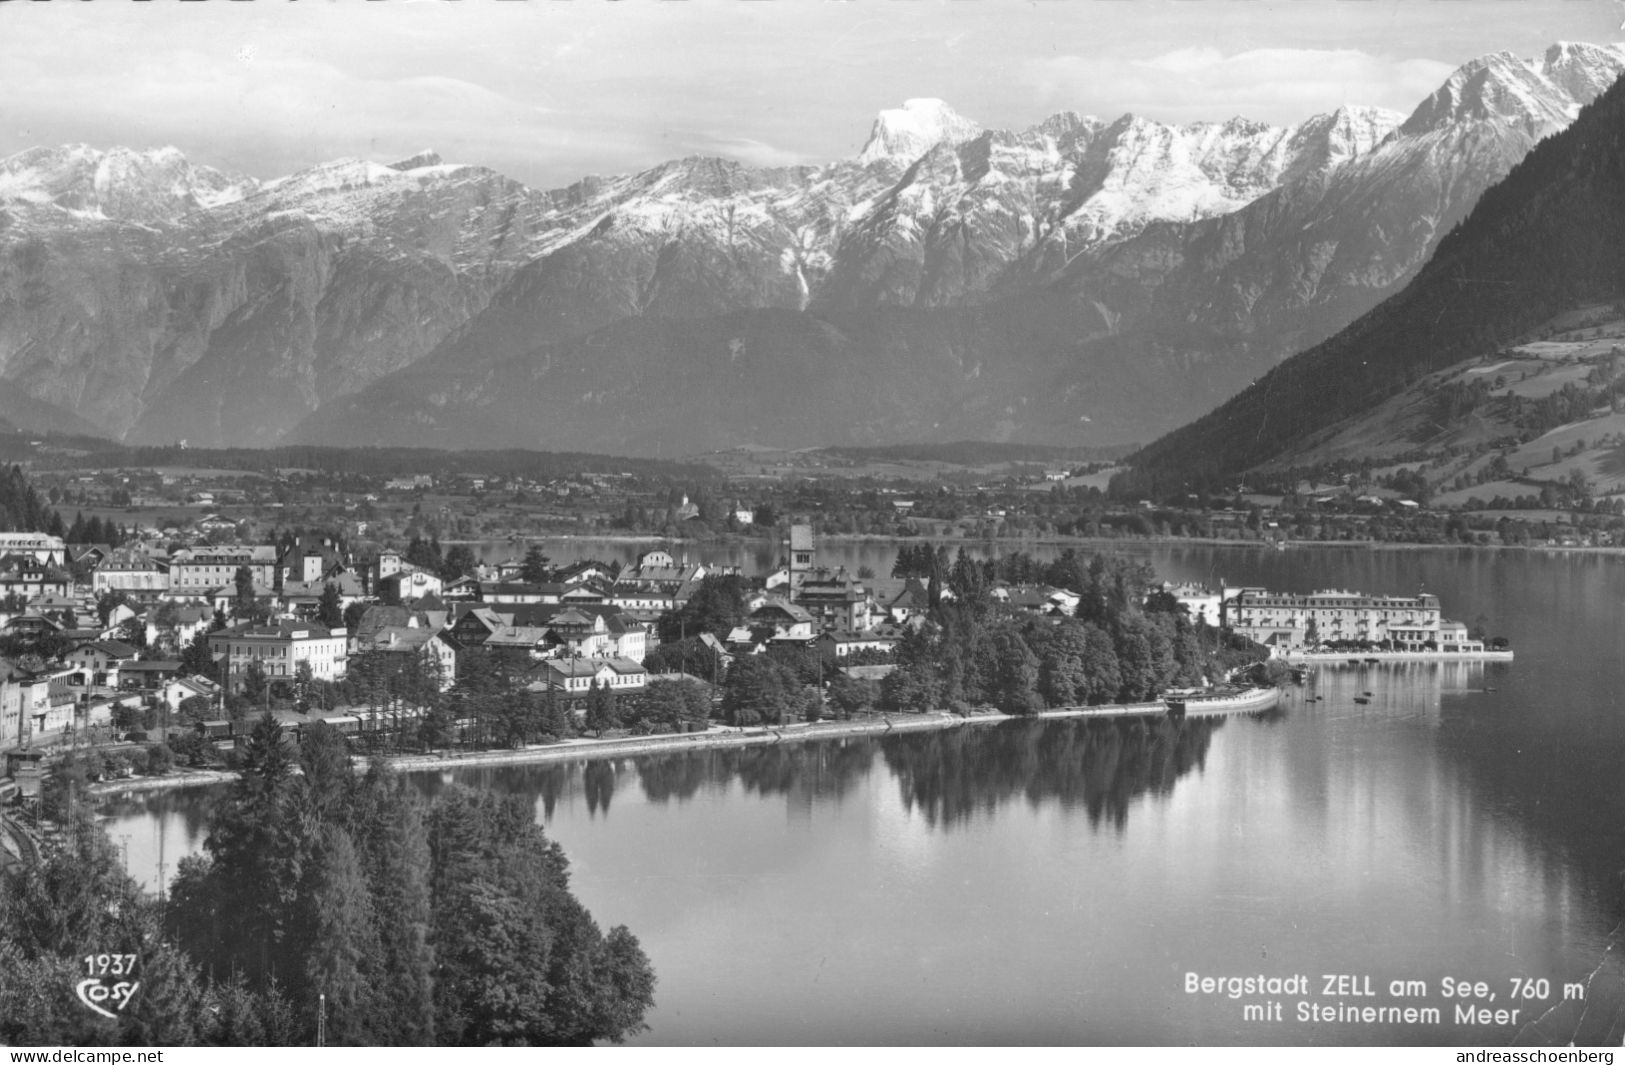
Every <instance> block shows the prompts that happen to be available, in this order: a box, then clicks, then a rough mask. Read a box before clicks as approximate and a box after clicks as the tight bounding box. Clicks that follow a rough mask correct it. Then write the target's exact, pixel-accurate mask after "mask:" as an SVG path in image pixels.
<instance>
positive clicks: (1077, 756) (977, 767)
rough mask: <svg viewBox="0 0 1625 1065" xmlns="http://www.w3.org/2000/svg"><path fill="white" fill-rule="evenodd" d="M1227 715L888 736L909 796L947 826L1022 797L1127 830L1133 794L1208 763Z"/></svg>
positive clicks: (1165, 787)
mask: <svg viewBox="0 0 1625 1065" xmlns="http://www.w3.org/2000/svg"><path fill="white" fill-rule="evenodd" d="M1222 723H1223V719H1221V718H1188V719H1186V720H1183V721H1175V720H1173V719H1171V718H1169V717H1167V716H1166V715H1159V716H1156V717H1133V718H1115V719H1112V718H1108V719H1104V720H1093V721H1091V720H1062V721H1055V722H1048V723H1045V724H1041V725H1040V724H1032V723H1028V722H1020V721H1011V722H1006V723H1004V724H1001V725H998V726H995V727H993V728H957V729H952V730H949V731H946V732H937V733H932V734H931V735H928V736H897V737H894V738H887V739H884V740H882V741H881V750H882V752H883V753H884V755H885V758H886V765H887V767H888V768H889V769H891V771H892V773H893V774H895V775H896V777H897V781H898V784H899V786H900V787H901V789H902V795H903V803H904V805H905V807H906V808H908V809H909V810H915V809H918V810H919V811H921V812H922V813H923V814H924V815H925V818H926V820H927V822H928V823H930V824H932V825H937V824H941V825H944V826H947V827H951V826H953V825H954V824H955V823H956V822H959V821H963V820H965V819H966V818H969V817H972V816H975V815H976V814H978V813H985V814H988V815H992V814H993V813H994V812H995V811H996V809H997V807H998V806H999V805H1000V804H1001V803H1003V802H1005V801H1007V800H1009V799H1011V798H1014V797H1017V796H1019V797H1021V798H1023V799H1025V800H1026V801H1027V802H1028V803H1029V804H1031V805H1033V806H1037V805H1039V804H1040V803H1045V802H1059V803H1060V804H1061V805H1062V806H1063V807H1067V808H1073V807H1077V808H1081V809H1082V810H1084V811H1085V812H1086V813H1087V814H1088V817H1089V823H1090V824H1091V825H1099V824H1100V823H1101V821H1102V820H1104V821H1107V822H1108V823H1110V824H1111V825H1112V827H1114V828H1116V829H1117V830H1118V831H1122V830H1123V828H1124V827H1125V825H1126V824H1127V822H1128V812H1129V806H1130V804H1131V802H1132V800H1134V799H1136V798H1138V797H1139V796H1141V795H1144V794H1146V793H1147V792H1150V793H1152V794H1159V795H1162V794H1167V793H1168V792H1169V791H1171V790H1172V789H1173V786H1174V782H1175V781H1177V780H1178V779H1179V778H1180V777H1182V776H1184V775H1185V774H1186V773H1188V772H1190V771H1191V770H1193V769H1200V768H1201V767H1202V761H1203V759H1204V758H1205V757H1206V756H1207V749H1208V741H1209V739H1210V738H1211V736H1212V735H1213V731H1214V730H1215V729H1217V728H1218V727H1219V726H1220V725H1221V724H1222Z"/></svg>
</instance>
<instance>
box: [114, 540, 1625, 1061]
mask: <svg viewBox="0 0 1625 1065" xmlns="http://www.w3.org/2000/svg"><path fill="white" fill-rule="evenodd" d="M616 546H619V547H621V548H626V549H628V551H629V552H630V553H632V554H635V553H636V551H637V550H639V549H640V547H639V546H638V545H605V544H597V545H589V546H587V547H585V548H584V549H583V550H580V551H579V552H576V551H572V550H571V549H570V548H569V547H561V546H559V545H549V548H550V553H552V554H553V556H554V558H555V559H558V560H562V559H567V558H571V557H578V556H592V555H597V556H598V557H605V558H609V557H616V558H626V557H628V555H626V554H615V553H612V551H613V549H614V548H615V547H616ZM1043 550H1045V551H1046V552H1053V551H1054V550H1058V549H1054V548H1049V549H1043ZM689 553H690V556H691V557H694V558H701V557H705V558H708V559H709V556H707V555H706V553H705V551H704V549H703V548H691V549H690V552H689ZM770 553H771V552H770ZM823 553H824V554H826V555H827V556H829V557H831V558H833V559H834V560H837V561H840V562H844V563H845V564H847V565H848V566H849V567H852V568H856V566H858V565H862V564H868V565H871V566H873V567H874V568H875V569H876V570H877V571H878V572H881V573H886V572H889V570H890V565H891V560H892V559H893V558H894V557H895V547H892V546H889V545H880V544H848V545H839V546H836V547H835V548H834V549H833V550H826V551H824V552H823ZM1136 553H1138V554H1140V555H1143V556H1144V557H1146V558H1148V559H1149V560H1150V561H1151V562H1152V563H1153V564H1154V565H1155V566H1156V567H1157V569H1158V571H1159V573H1161V574H1163V575H1165V576H1168V577H1170V578H1174V579H1178V580H1205V581H1208V582H1209V583H1212V584H1217V582H1218V581H1219V580H1220V579H1221V578H1222V579H1224V580H1226V581H1227V582H1228V583H1230V584H1256V585H1264V586H1267V587H1270V588H1272V589H1280V590H1289V591H1309V590H1313V589H1316V588H1322V587H1334V586H1335V587H1349V588H1356V589H1362V590H1366V591H1371V592H1386V593H1407V594H1408V593H1414V592H1415V591H1416V590H1417V589H1418V588H1426V589H1427V590H1428V591H1431V592H1434V593H1436V594H1438V595H1439V596H1440V597H1441V598H1442V600H1443V602H1444V604H1445V612H1446V614H1447V615H1448V616H1451V617H1455V618H1459V619H1462V620H1465V621H1467V622H1468V623H1469V624H1472V623H1474V622H1476V621H1478V620H1479V619H1480V618H1481V617H1482V618H1483V619H1484V620H1485V622H1486V624H1487V626H1488V628H1489V630H1490V631H1491V632H1492V633H1494V634H1502V635H1506V636H1508V637H1510V638H1511V639H1512V641H1513V643H1514V646H1515V647H1516V648H1517V652H1518V658H1517V661H1516V662H1515V663H1513V664H1510V665H1508V664H1490V665H1463V664H1451V665H1448V666H1430V665H1407V666H1398V667H1376V666H1372V667H1364V666H1362V667H1335V668H1327V669H1322V670H1320V671H1319V672H1318V673H1317V675H1316V676H1315V678H1314V680H1313V681H1312V683H1311V684H1310V685H1308V686H1305V687H1304V688H1302V689H1298V690H1295V691H1293V692H1292V693H1291V694H1290V695H1289V697H1288V699H1287V700H1286V703H1285V704H1284V709H1283V710H1282V711H1281V712H1278V713H1275V714H1272V715H1269V716H1268V717H1264V718H1253V717H1238V718H1232V719H1227V720H1222V721H1216V722H1206V721H1202V722H1198V721H1191V722H1187V723H1185V724H1183V725H1179V726H1175V725H1174V724H1172V723H1170V722H1168V721H1165V720H1135V721H1126V722H1117V723H1103V722H1091V723H1080V722H1049V723H1020V722H1012V723H1007V724H1003V725H998V726H992V727H976V728H970V727H967V728H961V729H957V730H953V731H947V732H937V733H915V734H909V735H905V736H896V737H892V738H886V739H864V740H847V741H831V742H825V743H821V744H806V745H786V746H782V747H772V748H757V749H751V750H738V751H727V752H693V753H690V754H673V755H667V756H662V757H658V758H636V759H631V758H629V759H624V760H620V761H613V762H590V763H578V764H567V765H566V764H561V765H549V766H533V767H506V768H490V769H468V770H459V771H451V772H446V773H430V774H419V775H417V776H415V777H414V778H413V779H414V781H415V782H416V783H417V784H418V785H419V786H421V787H422V788H423V789H424V791H425V792H433V791H435V790H437V789H439V788H442V787H445V786H446V785H447V784H449V783H452V782H457V783H463V784H467V785H470V786H474V787H481V788H495V789H500V790H502V791H505V792H510V793H515V794H522V795H525V796H528V797H531V798H533V799H534V801H535V804H536V813H537V818H538V819H539V820H540V821H542V822H543V823H544V824H545V825H546V826H547V829H548V831H549V832H550V833H551V834H552V835H553V836H554V838H556V839H558V840H559V841H560V842H561V843H562V844H563V846H564V848H565V850H566V851H567V852H568V854H569V856H570V858H571V860H572V862H573V867H574V881H573V883H574V886H575V889H576V891H577V893H578V894H579V895H580V896H581V898H582V900H583V901H584V902H585V903H586V904H587V906H588V907H590V908H591V910H592V912H593V914H594V916H595V917H596V918H597V919H598V921H599V922H600V923H601V924H603V925H606V926H607V925H611V924H622V923H624V924H626V925H628V926H630V927H631V929H632V930H633V931H634V932H635V933H636V934H637V935H638V936H639V937H640V939H641V940H642V942H643V945H644V949H645V950H646V951H647V952H648V953H649V955H650V957H651V959H652V960H653V963H654V966H655V969H656V972H657V974H658V976H659V981H660V982H659V987H658V989H657V995H656V997H657V1003H658V1005H657V1008H656V1009H655V1011H654V1012H653V1014H652V1015H651V1016H650V1018H649V1021H650V1025H651V1030H650V1031H649V1032H648V1033H647V1034H646V1035H645V1036H644V1037H643V1039H642V1041H643V1042H647V1043H655V1044H697V1043H713V1042H719V1043H1085V1044H1088V1043H1104V1044H1112V1043H1128V1044H1136V1043H1152V1044H1180V1043H1198V1044H1237V1043H1241V1044H1253V1043H1316V1044H1395V1043H1398V1044H1412V1043H1422V1044H1461V1043H1466V1044H1479V1043H1485V1044H1492V1045H1493V1044H1504V1043H1511V1042H1523V1043H1548V1042H1555V1043H1566V1042H1569V1041H1571V1040H1572V1041H1575V1042H1578V1043H1581V1044H1598V1043H1604V1042H1607V1043H1611V1044H1614V1045H1617V1044H1619V1043H1620V1041H1621V1038H1622V1036H1625V974H1622V966H1621V964H1620V955H1621V952H1622V949H1625V948H1622V944H1621V942H1620V935H1621V933H1620V928H1619V925H1620V916H1621V908H1622V883H1621V875H1622V871H1625V772H1622V768H1625V705H1622V702H1625V701H1622V700H1621V698H1620V693H1621V692H1622V691H1625V656H1622V655H1621V644H1620V641H1621V634H1622V633H1625V617H1622V614H1625V561H1622V560H1620V559H1614V558H1601V557H1582V556H1573V555H1560V554H1553V555H1541V554H1520V553H1512V552H1505V553H1474V552H1468V551H1453V550H1426V551H1392V552H1389V551H1367V550H1361V549H1349V550H1340V549H1318V548H1317V549H1301V550H1299V549H1294V550H1289V551H1284V552H1274V551H1259V550H1254V549H1228V548H1218V547H1208V546H1190V547H1185V546H1159V547H1154V548H1144V549H1141V550H1139V551H1138V552H1136ZM499 557H501V556H499ZM717 560H719V561H727V560H728V559H727V558H726V557H725V558H721V559H717ZM740 561H742V562H746V563H747V564H752V565H754V562H751V561H750V560H749V559H741V560H740ZM1486 689H1493V690H1486ZM1365 692H1370V693H1371V696H1370V700H1369V702H1368V703H1367V704H1365V705H1361V704H1357V703H1355V702H1354V699H1355V697H1356V696H1361V697H1364V695H1363V693H1365ZM208 802H209V793H207V792H204V791H191V792H171V793H161V794H153V795H146V796H133V797H130V798H127V799H123V800H119V801H117V802H115V803H114V804H113V805H112V806H110V808H109V811H108V812H109V813H110V814H111V815H112V816H111V820H110V822H109V824H108V831H109V833H110V834H111V835H112V837H113V839H114V842H115V843H120V844H123V845H124V846H126V847H127V851H128V856H129V863H130V866H131V869H132V872H133V873H135V874H136V875H137V876H138V877H140V878H142V879H143V880H144V881H145V882H147V883H148V884H155V883H156V880H157V877H158V869H159V867H160V862H161V863H162V865H163V868H164V869H165V870H166V872H172V871H173V868H174V863H175V862H176V860H177V859H178V858H180V857H181V856H182V855H184V854H187V853H191V852H193V851H195V850H197V849H198V848H199V847H200V846H201V844H202V838H203V833H204V827H205V819H206V816H207V805H208ZM1188 973H1196V974H1199V975H1200V976H1211V977H1230V976H1237V977H1248V976H1263V977H1266V978H1269V977H1289V976H1293V975H1296V974H1302V975H1303V976H1305V977H1307V978H1308V981H1307V982H1308V987H1307V988H1306V989H1305V992H1304V993H1295V992H1294V993H1280V994H1244V995H1242V997H1240V998H1235V999H1232V998H1230V997H1227V996H1225V995H1222V994H1218V995H1215V994H1207V995H1204V994H1191V993H1187V992H1186V990H1185V987H1186V981H1187V979H1188V977H1187V974H1188ZM1328 974H1330V975H1338V974H1341V975H1345V976H1347V977H1350V978H1352V979H1351V980H1348V981H1345V982H1344V983H1343V984H1342V985H1341V990H1335V992H1334V993H1333V994H1330V995H1323V994H1322V991H1323V990H1324V989H1325V984H1324V979H1323V977H1324V976H1325V975H1328ZM1446 978H1450V979H1451V980H1453V981H1455V982H1458V983H1459V982H1463V981H1464V982H1466V983H1468V984H1472V983H1476V982H1479V981H1482V982H1483V983H1484V984H1486V985H1487V993H1493V994H1494V995H1495V996H1496V997H1495V999H1494V1001H1489V1000H1488V999H1487V998H1486V999H1485V1000H1483V1001H1481V1002H1477V1003H1476V1005H1478V1006H1481V1007H1483V1008H1487V1009H1489V1010H1492V1011H1493V1010H1503V1009H1504V1010H1509V1011H1510V1010H1512V1009H1518V1010H1519V1011H1520V1012H1519V1014H1518V1019H1517V1021H1516V1022H1510V1021H1509V1020H1507V1021H1506V1022H1505V1023H1498V1022H1497V1021H1496V1020H1495V1018H1494V1017H1493V1015H1491V1017H1490V1018H1488V1019H1487V1020H1488V1023H1477V1019H1476V1018H1475V1020H1474V1022H1472V1023H1458V1021H1457V1019H1456V1007H1457V1002H1458V1001H1459V1000H1457V999H1454V998H1446V997H1445V996H1444V994H1443V993H1442V992H1443V981H1444V980H1445V979H1446ZM1516 978H1527V979H1529V980H1542V979H1544V980H1546V981H1549V983H1548V984H1546V985H1540V984H1534V985H1532V986H1530V987H1529V988H1528V989H1527V991H1528V993H1530V994H1532V995H1534V996H1535V998H1534V999H1532V1000H1530V999H1519V1000H1517V1001H1514V993H1513V992H1514V988H1513V985H1512V983H1511V981H1512V980H1514V979H1516ZM1394 980H1417V981H1423V982H1424V985H1425V988H1426V993H1425V995H1424V996H1422V997H1419V998H1414V999H1402V998H1396V997H1393V996H1392V995H1390V994H1389V990H1390V989H1389V983H1390V981H1394ZM1566 985H1567V987H1566ZM1367 986H1369V987H1370V988H1371V989H1372V990H1373V991H1374V992H1375V994H1374V995H1373V996H1372V997H1369V998H1367V997H1361V996H1359V995H1357V994H1355V992H1358V991H1362V990H1364V989H1365V988H1366V987H1367ZM1335 987H1336V985H1334V988H1335ZM1565 989H1566V990H1567V993H1568V995H1569V996H1570V998H1569V1001H1567V1002H1564V1001H1563V997H1564V994H1565ZM1543 990H1544V994H1542V991H1543ZM1276 1002H1279V1003H1280V1004H1281V1019H1280V1020H1278V1021H1277V1020H1260V1019H1257V1018H1256V1017H1253V1018H1247V1017H1245V1016H1244V1007H1245V1006H1247V1005H1254V1006H1257V1007H1259V1011H1258V1012H1262V1013H1265V1014H1266V1015H1273V1009H1274V1006H1273V1003H1276ZM1300 1003H1303V1004H1305V1006H1306V1007H1307V1006H1310V1005H1313V1006H1320V1007H1323V1008H1335V1007H1336V1006H1337V1005H1338V1004H1339V1003H1342V1004H1344V1005H1345V1006H1348V1007H1353V1008H1355V1009H1359V1008H1362V1007H1367V1006H1371V1007H1396V1008H1403V1007H1405V1006H1407V1005H1410V1006H1413V1007H1415V1008H1419V1009H1437V1010H1438V1011H1439V1020H1438V1022H1437V1023H1432V1022H1430V1021H1427V1020H1425V1019H1424V1020H1423V1021H1422V1022H1421V1023H1409V1024H1407V1023H1404V1022H1403V1021H1399V1022H1384V1021H1382V1020H1378V1021H1373V1022H1366V1021H1364V1020H1361V1019H1359V1014H1357V1013H1356V1014H1355V1016H1354V1019H1349V1018H1348V1015H1347V1014H1343V1015H1342V1017H1341V1019H1340V1018H1339V1017H1337V1016H1334V1017H1333V1018H1332V1019H1330V1020H1301V1019H1300V1018H1299V1014H1298V1013H1297V1011H1298V1009H1299V1004H1300ZM1531 1022H1534V1023H1531Z"/></svg>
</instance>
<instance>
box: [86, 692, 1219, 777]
mask: <svg viewBox="0 0 1625 1065" xmlns="http://www.w3.org/2000/svg"><path fill="white" fill-rule="evenodd" d="M1167 712H1168V706H1167V704H1166V703H1164V702H1163V701H1162V700H1160V699H1159V700H1157V701H1156V702H1152V703H1127V704H1120V703H1114V704H1106V705H1102V706H1088V707H1060V708H1057V709H1054V710H1041V711H1039V712H1038V713H1036V714H1019V715H1017V714H1003V713H999V712H998V711H987V712H982V713H974V714H971V715H970V716H968V717H961V716H959V715H958V714H954V713H950V712H948V711H946V710H935V711H932V712H930V713H926V714H908V715H898V716H895V717H887V716H884V715H877V716H876V717H875V718H868V719H864V720H861V721H860V720H852V721H835V722H819V723H817V724H811V725H809V724H805V723H797V724H793V725H782V726H765V725H758V726H751V727H748V728H738V727H735V726H732V725H714V726H712V727H711V728H709V729H707V730H706V731H704V732H679V733H667V734H664V735H653V736H617V737H614V738H610V739H593V738H576V739H569V740H562V741H560V742H558V743H549V744H542V745H537V746H531V747H522V748H517V749H514V750H494V751H459V752H447V753H443V754H402V755H383V756H378V757H379V759H380V760H381V761H383V762H385V763H386V764H388V765H389V766H390V768H392V769H395V770H397V771H399V772H419V771H422V770H426V769H457V768H467V767H477V766H493V765H535V764H546V763H549V762H575V761H600V760H604V759H610V758H628V757H633V756H637V755H647V754H660V753H663V752H666V751H691V750H708V749H715V748H729V747H759V746H765V745H771V744H778V743H806V742H809V741H815V740H830V739H845V738H848V737H853V736H882V735H886V734H888V733H893V732H926V731H933V730H942V729H950V728H962V727H966V726H981V725H989V724H997V723H999V722H1003V721H1038V720H1044V721H1048V720H1060V719H1066V718H1119V717H1152V716H1157V715H1162V714H1166V713H1167ZM1238 712H1241V711H1238ZM372 760H373V759H372V757H369V756H366V755H356V756H354V758H353V762H354V766H355V770H356V772H358V773H364V772H366V770H367V769H368V767H369V766H370V765H371V763H372ZM240 775H241V774H240V773H239V772H238V771H237V770H235V769H187V770H183V771H177V772H173V773H167V774H165V775H164V776H161V777H132V778H130V779H127V780H116V781H98V782H96V783H94V784H91V785H90V786H89V788H88V789H87V790H88V791H89V792H90V794H92V795H94V796H96V797H98V798H102V797H111V796H117V795H125V794H135V793H138V792H148V791H162V790H167V789H171V788H190V787H206V786H208V785H211V784H224V783H229V782H231V781H234V780H236V779H237V778H238V777H239V776H240Z"/></svg>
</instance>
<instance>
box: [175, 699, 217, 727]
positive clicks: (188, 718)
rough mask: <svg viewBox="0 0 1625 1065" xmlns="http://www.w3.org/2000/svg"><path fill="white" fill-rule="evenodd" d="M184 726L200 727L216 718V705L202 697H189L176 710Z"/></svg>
mask: <svg viewBox="0 0 1625 1065" xmlns="http://www.w3.org/2000/svg"><path fill="white" fill-rule="evenodd" d="M175 714H176V717H178V718H179V719H180V721H181V723H182V724H185V725H194V726H195V725H198V724H201V723H202V722H204V721H207V720H209V719H210V718H211V717H213V716H214V704H213V703H211V702H209V700H208V699H206V698H205V697H203V696H201V695H191V696H187V697H186V698H185V699H182V700H181V704H180V706H178V707H176V709H175Z"/></svg>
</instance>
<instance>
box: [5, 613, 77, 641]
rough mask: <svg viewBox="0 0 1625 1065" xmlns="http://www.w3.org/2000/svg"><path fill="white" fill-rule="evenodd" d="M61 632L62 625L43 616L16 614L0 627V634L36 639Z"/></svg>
mask: <svg viewBox="0 0 1625 1065" xmlns="http://www.w3.org/2000/svg"><path fill="white" fill-rule="evenodd" d="M62 631H63V628H62V623H61V622H59V621H56V620H54V619H52V618H49V617H46V616H45V615H44V614H35V613H26V614H18V615H17V616H16V617H14V618H11V619H10V620H8V621H7V622H6V623H5V624H4V625H0V633H4V634H5V635H7V636H25V637H28V638H30V639H37V638H39V637H41V636H54V635H57V634H59V633H61V632H62Z"/></svg>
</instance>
